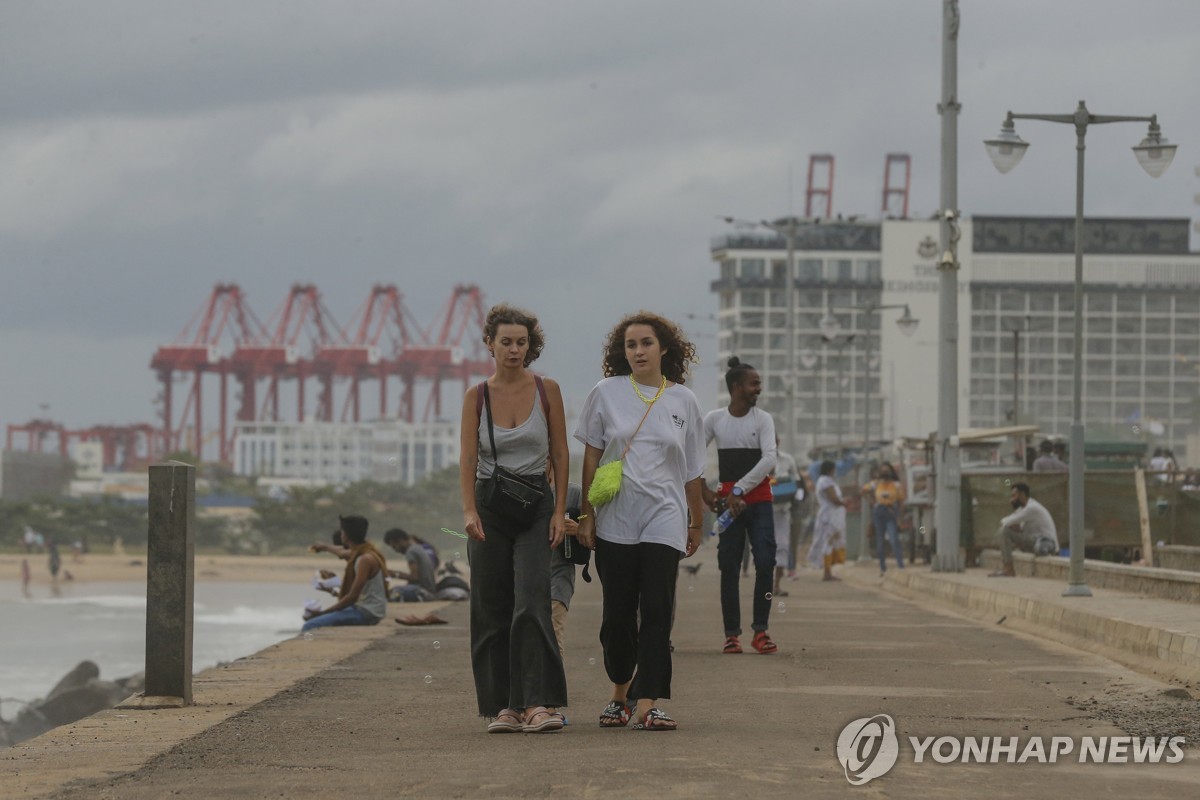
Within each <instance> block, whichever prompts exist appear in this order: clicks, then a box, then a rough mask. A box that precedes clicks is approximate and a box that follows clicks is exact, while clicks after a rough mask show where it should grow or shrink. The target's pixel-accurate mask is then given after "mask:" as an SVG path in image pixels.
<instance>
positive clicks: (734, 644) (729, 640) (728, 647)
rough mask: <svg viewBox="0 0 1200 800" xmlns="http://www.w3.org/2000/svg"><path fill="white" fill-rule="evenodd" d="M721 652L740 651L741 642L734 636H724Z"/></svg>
mask: <svg viewBox="0 0 1200 800" xmlns="http://www.w3.org/2000/svg"><path fill="white" fill-rule="evenodd" d="M721 652H722V653H726V654H729V653H740V652H742V643H741V642H740V641H738V637H736V636H726V637H725V647H724V649H723V650H721Z"/></svg>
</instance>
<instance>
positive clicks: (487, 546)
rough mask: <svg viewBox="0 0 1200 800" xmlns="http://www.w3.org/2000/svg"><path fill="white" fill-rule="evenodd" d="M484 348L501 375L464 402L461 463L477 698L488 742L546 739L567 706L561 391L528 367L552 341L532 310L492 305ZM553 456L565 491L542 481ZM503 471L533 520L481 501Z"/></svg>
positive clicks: (560, 722)
mask: <svg viewBox="0 0 1200 800" xmlns="http://www.w3.org/2000/svg"><path fill="white" fill-rule="evenodd" d="M483 341H484V343H485V344H486V345H487V348H488V351H489V352H490V353H491V355H492V357H493V358H494V359H495V361H496V373H495V374H494V375H493V376H492V377H490V378H488V379H487V380H486V381H484V382H483V383H481V384H479V385H478V386H474V387H472V388H471V389H470V390H469V391H467V394H466V397H465V398H464V399H463V407H462V438H461V457H460V459H459V484H460V487H461V489H462V503H463V525H464V530H465V531H466V533H467V536H468V538H469V539H470V541H468V542H467V558H468V560H469V562H470V564H471V667H472V670H473V671H474V674H475V694H476V697H477V699H478V701H479V713H480V714H481V715H482V716H485V717H495V719H494V721H492V722H491V723H490V724H489V725H488V733H512V732H517V731H524V732H526V733H548V732H551V731H558V730H562V727H563V719H562V717H561V716H560V715H558V714H557V713H555V711H554V710H553V709H556V708H557V707H559V706H565V705H566V704H567V681H566V677H565V676H564V673H563V664H562V659H561V658H560V657H559V654H558V644H557V642H556V640H555V638H554V629H553V627H552V625H551V621H550V551H551V550H552V549H553V548H554V547H557V546H558V544H559V542H561V541H562V537H563V519H564V517H565V515H566V502H567V466H568V454H567V427H566V418H565V416H564V414H563V400H562V392H561V390H560V389H559V387H558V384H557V383H555V382H554V381H552V380H550V379H549V378H542V377H541V376H539V375H535V374H534V373H532V372H530V371H529V369H528V367H529V365H530V364H531V363H533V361H534V360H536V359H537V357H538V356H539V355H540V354H541V352H542V346H543V344H544V337H543V335H542V329H541V326H540V325H539V324H538V321H537V318H536V317H534V316H533V315H532V314H530V313H529V312H527V311H524V310H522V309H519V308H514V307H512V306H509V305H504V304H502V305H497V306H493V307H492V309H491V310H490V311H489V312H488V315H487V319H486V320H485V322H484V333H483ZM547 454H549V457H550V464H551V469H552V470H553V472H554V479H555V486H556V487H558V489H557V491H552V490H551V489H550V487H549V485H548V484H547V481H546V456H547ZM497 467H499V468H501V470H502V471H501V475H504V474H506V473H512V474H515V475H517V476H519V477H520V478H521V479H523V481H524V482H525V483H528V484H531V485H533V486H535V487H539V488H540V489H541V490H542V492H543V494H542V498H541V501H540V502H539V503H538V504H537V505H536V511H535V512H534V513H533V514H532V516H530V515H529V514H528V513H524V514H521V515H519V516H517V515H514V513H513V511H512V509H511V508H503V507H501V506H496V507H491V508H490V507H489V506H488V504H487V503H486V502H485V498H487V497H488V496H489V488H490V487H489V484H491V483H492V478H493V475H495V474H496V472H497ZM492 502H493V503H496V500H495V499H494V498H493V500H492Z"/></svg>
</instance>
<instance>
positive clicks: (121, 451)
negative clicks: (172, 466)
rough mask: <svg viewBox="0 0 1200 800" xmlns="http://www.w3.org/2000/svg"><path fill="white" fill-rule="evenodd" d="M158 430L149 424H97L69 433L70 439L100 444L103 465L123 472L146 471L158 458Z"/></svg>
mask: <svg viewBox="0 0 1200 800" xmlns="http://www.w3.org/2000/svg"><path fill="white" fill-rule="evenodd" d="M158 433H159V432H158V431H157V430H156V429H155V427H154V426H153V425H151V424H149V423H140V424H136V425H93V426H92V427H90V428H86V429H84V430H79V431H67V438H69V439H73V440H76V441H81V442H99V443H100V447H101V453H102V456H101V463H102V464H103V465H104V468H105V469H109V468H115V469H119V470H121V471H122V472H127V471H130V470H134V469H145V468H146V467H147V466H149V464H150V463H151V462H153V461H154V460H155V459H156V457H158V456H157V455H156V453H155V439H156V438H157V436H158Z"/></svg>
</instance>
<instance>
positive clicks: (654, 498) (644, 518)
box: [575, 375, 705, 552]
mask: <svg viewBox="0 0 1200 800" xmlns="http://www.w3.org/2000/svg"><path fill="white" fill-rule="evenodd" d="M639 388H640V389H641V391H642V394H644V395H645V396H646V397H653V396H654V395H655V394H656V393H657V392H658V387H657V386H641V385H640V384H639ZM645 413H646V404H645V402H643V401H642V399H641V398H640V397H638V396H637V393H636V392H634V390H633V386H632V385H630V382H629V376H628V375H615V376H613V377H611V378H605V379H604V380H602V381H600V382H599V383H597V384H596V385H595V386H594V387H593V388H592V391H591V392H590V393H588V396H587V399H586V400H584V402H583V410H582V411H580V413H579V421H578V423H577V424H576V426H575V438H576V439H578V440H579V441H581V442H583V443H584V444H586V445H590V446H591V447H595V448H597V449H600V450H603V451H605V452H604V457H603V458H602V459H601V463H602V464H606V463H608V462H609V461H614V460H616V459H618V458H620V456H621V453H622V451H623V450H624V449H625V445H626V443H628V442H629V439H630V437H631V436H633V432H634V430H635V429H636V428H637V426H638V423H639V422H641V420H642V415H643V414H645ZM704 462H705V446H704V426H703V415H702V412H701V411H700V403H699V401H697V400H696V395H694V394H692V390H691V389H689V388H687V387H686V386H681V385H679V384H676V385H674V386H671V387H670V388H668V389H666V390H665V391H664V392H663V393H662V396H661V397H659V398H658V400H657V401H656V402H655V403H654V407H653V408H651V409H650V413H649V415H648V416H647V417H646V421H645V423H643V424H642V428H641V430H640V431H638V433H637V436H633V445H632V446H631V447H630V448H629V453H628V454H627V455H626V456H625V462H624V464H623V465H622V478H621V490H620V491H619V492H617V496H616V497H614V498H613V499H612V500H611V501H610V502H608V503H606V504H605V505H603V506H601V507H600V508H598V509H596V536H597V537H598V538H600V539H603V540H604V541H606V542H615V543H617V544H637V543H640V542H648V543H657V544H665V545H667V546H669V547H674V548H675V549H676V550H679V551H681V552H686V551H687V499H686V497H685V495H684V491H683V486H684V484H685V483H687V482H688V481H690V480H695V479H696V478H699V477H700V476H701V475H703V474H704ZM697 522H698V521H697Z"/></svg>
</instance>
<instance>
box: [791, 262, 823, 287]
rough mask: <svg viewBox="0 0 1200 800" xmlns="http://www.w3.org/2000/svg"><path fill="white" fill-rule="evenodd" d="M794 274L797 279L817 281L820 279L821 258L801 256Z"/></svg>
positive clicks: (810, 281)
mask: <svg viewBox="0 0 1200 800" xmlns="http://www.w3.org/2000/svg"><path fill="white" fill-rule="evenodd" d="M796 274H797V277H798V278H799V280H801V281H807V282H809V283H817V282H818V281H820V280H821V259H819V258H802V259H800V261H799V262H798V263H797V265H796Z"/></svg>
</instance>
